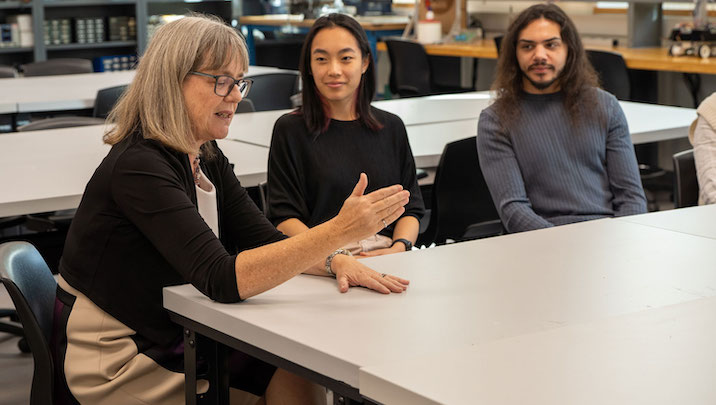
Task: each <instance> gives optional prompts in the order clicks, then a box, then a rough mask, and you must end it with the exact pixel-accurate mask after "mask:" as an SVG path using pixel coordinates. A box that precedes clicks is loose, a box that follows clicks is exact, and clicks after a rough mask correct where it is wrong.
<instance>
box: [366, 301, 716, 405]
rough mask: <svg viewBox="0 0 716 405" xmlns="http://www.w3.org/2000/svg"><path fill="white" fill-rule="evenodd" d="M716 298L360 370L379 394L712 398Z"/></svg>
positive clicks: (518, 400) (583, 399) (588, 400)
mask: <svg viewBox="0 0 716 405" xmlns="http://www.w3.org/2000/svg"><path fill="white" fill-rule="evenodd" d="M714 341H716V298H705V299H699V300H695V301H690V302H685V303H681V304H676V305H673V306H668V307H662V308H657V309H650V310H645V311H640V312H636V313H632V314H628V315H624V316H620V317H616V318H612V319H608V320H597V321H593V322H587V323H584V324H578V325H572V326H567V327H563V328H556V329H552V330H548V331H543V332H538V333H533V334H526V335H522V336H516V337H513V338H507V339H503V340H498V341H494V342H488V343H485V344H481V345H475V346H469V347H461V348H457V349H453V350H450V349H447V350H446V351H445V352H444V353H440V354H439V355H431V356H424V357H418V358H415V359H412V360H407V361H403V362H386V363H383V364H381V365H378V366H368V367H365V368H364V369H362V370H361V376H360V391H361V394H362V395H364V396H366V397H368V398H371V399H372V400H374V401H378V402H381V403H385V404H391V405H393V404H395V405H399V404H406V405H407V404H411V405H412V404H502V405H507V404H514V405H518V404H581V405H589V404H594V405H597V404H599V405H601V404H637V403H638V404H654V405H657V404H664V405H666V404H702V405H707V404H713V403H716V385H714V384H713V376H714V374H716V350H714V343H713V342H714Z"/></svg>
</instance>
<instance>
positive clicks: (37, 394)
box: [0, 242, 57, 405]
mask: <svg viewBox="0 0 716 405" xmlns="http://www.w3.org/2000/svg"><path fill="white" fill-rule="evenodd" d="M0 279H1V280H2V283H3V284H4V285H5V288H6V289H7V292H8V294H9V295H10V298H11V299H12V302H13V303H14V304H15V309H16V310H17V315H18V317H19V318H20V322H21V323H22V327H23V331H24V333H25V339H26V340H27V343H28V345H29V346H30V351H31V352H32V357H33V360H34V363H35V368H34V372H33V376H32V389H31V393H30V404H32V405H35V404H52V403H53V392H54V381H53V379H54V370H53V362H52V353H51V351H50V344H49V342H50V339H51V335H52V322H53V316H54V315H53V313H54V308H55V291H56V288H57V283H56V282H55V279H54V277H52V273H51V272H50V269H49V268H48V267H47V264H46V263H45V261H44V260H43V259H42V256H41V255H40V252H38V251H37V249H35V247H34V246H32V245H31V244H30V243H27V242H7V243H3V244H2V245H0Z"/></svg>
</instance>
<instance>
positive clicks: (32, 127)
mask: <svg viewBox="0 0 716 405" xmlns="http://www.w3.org/2000/svg"><path fill="white" fill-rule="evenodd" d="M101 124H104V118H97V117H53V118H45V119H42V120H38V121H34V122H31V123H29V124H25V125H23V126H20V127H18V128H17V131H18V132H29V131H40V130H43V129H56V128H69V127H84V126H87V125H101Z"/></svg>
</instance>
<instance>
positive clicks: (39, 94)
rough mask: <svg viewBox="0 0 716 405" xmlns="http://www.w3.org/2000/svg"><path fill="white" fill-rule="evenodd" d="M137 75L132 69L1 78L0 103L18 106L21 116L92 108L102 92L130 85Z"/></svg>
mask: <svg viewBox="0 0 716 405" xmlns="http://www.w3.org/2000/svg"><path fill="white" fill-rule="evenodd" d="M134 74H135V71H134V70H128V71H123V72H106V73H82V74H75V75H58V76H34V77H18V78H14V79H0V86H1V87H2V88H3V92H2V93H3V94H2V95H0V102H14V103H16V104H17V111H16V112H18V113H27V112H41V111H62V110H82V109H87V108H92V107H94V99H95V97H96V96H97V91H98V90H101V89H104V88H108V87H114V86H120V85H123V84H129V83H130V82H131V81H132V79H133V78H134ZM5 89H7V92H6V91H5Z"/></svg>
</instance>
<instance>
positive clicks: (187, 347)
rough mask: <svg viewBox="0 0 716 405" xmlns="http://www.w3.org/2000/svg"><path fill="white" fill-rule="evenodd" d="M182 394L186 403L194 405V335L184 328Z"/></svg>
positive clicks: (191, 331)
mask: <svg viewBox="0 0 716 405" xmlns="http://www.w3.org/2000/svg"><path fill="white" fill-rule="evenodd" d="M184 393H185V394H184V395H185V401H186V405H196V335H195V334H194V331H193V330H191V329H188V328H185V329H184Z"/></svg>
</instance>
